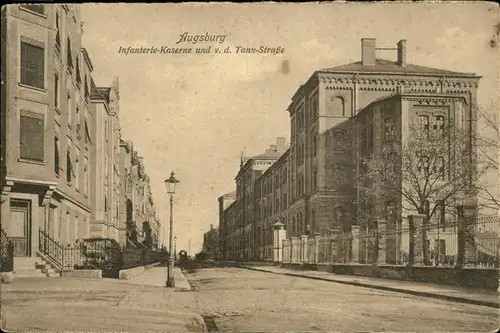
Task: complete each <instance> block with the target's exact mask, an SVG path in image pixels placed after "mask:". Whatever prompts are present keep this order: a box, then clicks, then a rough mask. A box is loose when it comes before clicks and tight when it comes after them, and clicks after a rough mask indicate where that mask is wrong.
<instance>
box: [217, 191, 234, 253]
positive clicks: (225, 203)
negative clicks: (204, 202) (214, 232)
mask: <svg viewBox="0 0 500 333" xmlns="http://www.w3.org/2000/svg"><path fill="white" fill-rule="evenodd" d="M235 200H236V191H233V192H230V193H226V194H224V195H222V196H220V197H219V199H218V202H219V248H220V251H221V257H226V254H227V244H226V232H227V231H228V230H227V229H226V225H229V220H228V219H226V216H227V215H228V214H227V213H226V211H227V209H228V207H229V206H230V205H231V204H232V203H233V202H234V201H235Z"/></svg>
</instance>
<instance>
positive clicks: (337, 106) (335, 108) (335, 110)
mask: <svg viewBox="0 0 500 333" xmlns="http://www.w3.org/2000/svg"><path fill="white" fill-rule="evenodd" d="M330 103H331V105H330V114H331V115H332V116H338V117H345V115H346V114H345V101H344V98H343V97H341V96H336V97H332V98H331V100H330Z"/></svg>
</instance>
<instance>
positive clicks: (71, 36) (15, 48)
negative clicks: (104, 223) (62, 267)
mask: <svg viewBox="0 0 500 333" xmlns="http://www.w3.org/2000/svg"><path fill="white" fill-rule="evenodd" d="M82 34H83V24H82V22H81V20H80V12H79V7H78V6H77V5H44V4H26V5H10V6H3V7H2V107H1V121H2V140H1V141H2V174H1V181H2V184H1V185H2V186H1V187H2V206H1V214H2V215H1V219H2V228H3V229H4V230H5V231H6V233H7V235H8V236H9V237H10V238H11V240H12V242H13V243H14V252H15V254H14V255H15V256H17V257H32V256H35V255H36V250H37V248H38V230H39V229H42V230H45V231H46V232H48V233H49V234H50V235H51V236H52V237H53V238H54V239H55V240H56V241H59V242H61V243H70V242H74V241H75V240H76V239H77V238H85V237H88V236H89V233H90V230H89V222H90V220H91V199H92V197H91V195H92V193H91V191H90V183H89V177H90V172H91V170H92V163H91V162H90V152H91V150H92V141H91V140H90V133H89V130H90V129H89V128H88V124H89V123H90V119H91V117H92V113H91V112H92V111H91V107H90V100H89V94H90V91H89V89H90V86H89V80H90V79H91V72H92V66H91V63H90V59H88V57H86V53H85V50H84V49H83V48H82V46H81V37H82Z"/></svg>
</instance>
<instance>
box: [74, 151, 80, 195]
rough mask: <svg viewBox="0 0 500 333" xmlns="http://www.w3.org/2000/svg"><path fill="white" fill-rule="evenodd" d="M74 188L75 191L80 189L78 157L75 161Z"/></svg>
mask: <svg viewBox="0 0 500 333" xmlns="http://www.w3.org/2000/svg"><path fill="white" fill-rule="evenodd" d="M75 188H76V189H77V190H78V189H79V188H80V160H79V157H78V155H77V156H76V159H75Z"/></svg>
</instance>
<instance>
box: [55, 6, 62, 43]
mask: <svg viewBox="0 0 500 333" xmlns="http://www.w3.org/2000/svg"><path fill="white" fill-rule="evenodd" d="M56 48H57V50H58V51H61V23H60V16H59V12H58V11H56Z"/></svg>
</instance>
